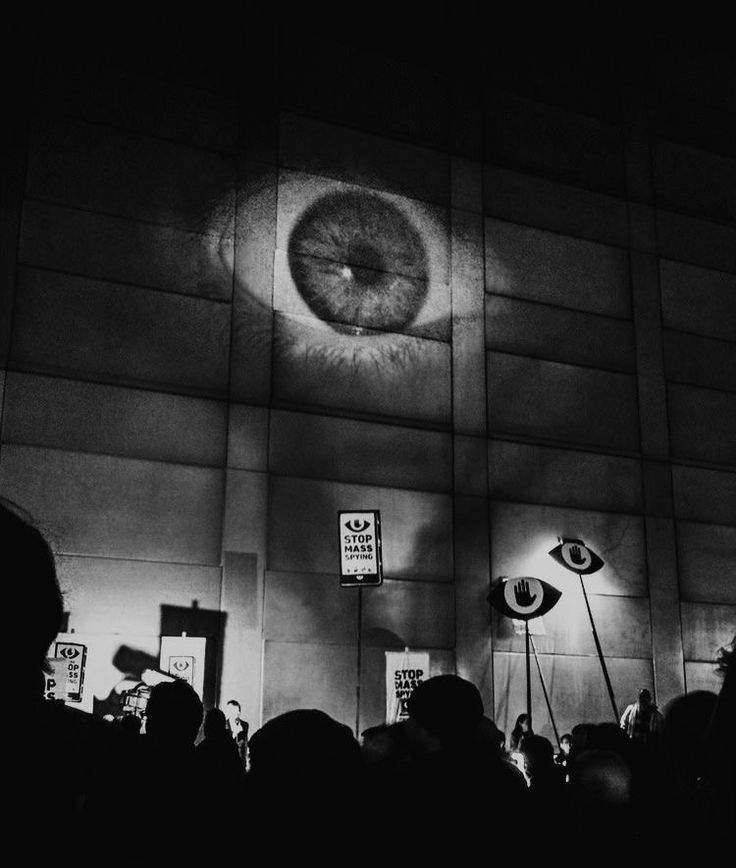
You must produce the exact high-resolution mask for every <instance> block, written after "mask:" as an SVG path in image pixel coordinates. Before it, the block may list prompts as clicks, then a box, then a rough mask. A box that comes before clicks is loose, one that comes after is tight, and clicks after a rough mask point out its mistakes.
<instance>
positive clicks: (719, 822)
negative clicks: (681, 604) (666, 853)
mask: <svg viewBox="0 0 736 868" xmlns="http://www.w3.org/2000/svg"><path fill="white" fill-rule="evenodd" d="M718 672H719V674H720V675H721V676H722V677H723V684H722V685H721V690H720V692H719V694H718V700H717V701H716V706H715V708H714V710H713V714H712V716H711V720H710V723H709V725H708V729H707V731H706V736H705V757H706V766H705V774H704V780H703V784H704V789H705V800H706V805H707V814H706V826H705V832H706V835H707V838H708V841H709V844H710V848H711V853H712V854H718V853H721V852H727V851H728V847H729V846H731V844H732V841H731V839H732V836H733V824H734V819H735V818H736V637H734V639H733V641H732V642H731V643H730V645H727V646H725V647H724V648H721V649H720V651H719V654H718Z"/></svg>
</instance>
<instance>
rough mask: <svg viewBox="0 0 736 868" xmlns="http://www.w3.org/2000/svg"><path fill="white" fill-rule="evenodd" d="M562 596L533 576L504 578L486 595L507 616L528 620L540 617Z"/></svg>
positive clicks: (497, 609)
mask: <svg viewBox="0 0 736 868" xmlns="http://www.w3.org/2000/svg"><path fill="white" fill-rule="evenodd" d="M561 596H562V594H561V592H560V591H558V590H557V588H555V587H553V586H552V585H550V584H548V583H547V582H544V581H542V579H536V578H534V577H533V576H517V577H516V578H513V579H504V580H502V581H500V582H498V584H497V585H496V586H495V587H494V588H493V590H492V591H491V593H490V594H489V595H488V598H487V599H488V602H489V603H490V604H491V605H492V606H493V608H494V609H496V611H498V612H500V613H501V614H502V615H506V616H507V617H508V618H516V619H518V620H521V621H528V620H530V619H531V618H541V617H542V615H546V614H547V612H549V611H550V609H552V607H553V606H554V605H555V604H556V603H557V601H558V600H559V599H560V597H561Z"/></svg>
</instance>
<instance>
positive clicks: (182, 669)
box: [160, 636, 207, 699]
mask: <svg viewBox="0 0 736 868" xmlns="http://www.w3.org/2000/svg"><path fill="white" fill-rule="evenodd" d="M206 650H207V640H206V639H205V638H204V637H202V636H162V637H161V657H160V666H161V671H162V672H168V673H169V675H173V676H174V677H175V678H180V679H181V680H182V681H186V682H187V684H191V685H192V687H193V688H194V689H195V690H196V691H197V695H198V696H199V698H200V699H201V698H202V695H203V692H204V663H205V653H206Z"/></svg>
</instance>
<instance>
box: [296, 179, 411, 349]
mask: <svg viewBox="0 0 736 868" xmlns="http://www.w3.org/2000/svg"><path fill="white" fill-rule="evenodd" d="M288 255H289V268H290V270H291V275H292V277H293V279H294V284H295V286H296V288H297V290H298V291H299V293H300V294H301V296H302V298H303V299H304V300H305V301H306V303H307V304H308V305H309V308H310V309H311V310H312V311H313V312H314V313H315V314H316V315H317V316H318V317H319V318H320V319H322V320H324V321H325V322H328V323H330V324H331V325H332V326H333V327H334V328H338V330H339V327H340V326H341V325H342V326H349V327H352V328H353V329H354V330H355V333H357V334H360V333H361V331H362V329H376V330H381V331H400V330H401V329H403V328H405V327H406V326H407V325H409V324H411V323H412V322H413V321H414V320H415V319H416V317H417V314H418V313H419V311H420V310H421V308H422V306H423V304H424V301H425V299H426V296H427V283H428V262H427V254H426V250H425V247H424V243H423V241H422V239H421V237H420V235H419V232H418V231H417V230H416V228H415V227H414V226H413V225H412V224H411V223H410V222H409V220H408V219H407V217H406V216H405V215H404V214H402V213H401V211H400V210H399V209H398V208H397V207H396V206H395V205H393V204H392V203H391V202H389V201H388V200H387V199H385V198H383V197H381V196H379V195H377V194H374V193H369V192H365V191H352V190H351V191H333V192H330V193H327V194H326V195H324V196H322V197H321V198H319V199H317V200H316V201H315V202H313V203H312V204H311V205H310V206H309V207H308V208H307V209H306V210H305V211H304V212H303V214H302V215H301V217H300V218H299V220H298V221H297V223H296V225H295V226H294V228H293V230H292V232H291V236H290V238H289V250H288Z"/></svg>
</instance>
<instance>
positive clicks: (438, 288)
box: [0, 22, 736, 736]
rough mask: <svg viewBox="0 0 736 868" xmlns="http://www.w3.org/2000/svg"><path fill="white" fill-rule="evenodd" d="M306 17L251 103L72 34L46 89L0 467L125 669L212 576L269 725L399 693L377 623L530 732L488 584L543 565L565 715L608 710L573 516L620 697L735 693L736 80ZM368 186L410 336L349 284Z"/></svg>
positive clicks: (10, 212) (35, 105) (119, 673)
mask: <svg viewBox="0 0 736 868" xmlns="http://www.w3.org/2000/svg"><path fill="white" fill-rule="evenodd" d="M456 23H457V22H456ZM468 26H469V25H468ZM288 46H289V48H290V51H289V52H285V51H273V52H271V51H269V50H264V51H263V52H262V56H259V58H258V65H256V62H255V60H251V61H248V63H250V66H247V63H246V67H247V68H246V70H245V72H244V73H243V75H246V74H247V73H250V74H252V75H255V72H256V68H257V75H258V81H263V82H266V81H273V80H279V81H280V89H279V91H278V93H275V92H273V91H271V90H269V89H268V87H267V85H266V84H264V86H263V88H262V89H261V90H260V91H259V99H258V100H253V99H250V98H249V90H248V87H244V86H242V82H241V85H240V86H241V89H242V93H241V95H240V96H237V95H236V94H234V93H233V91H232V90H230V89H228V88H219V89H218V88H216V87H209V89H207V88H205V87H195V86H191V85H184V84H182V83H181V81H172V80H169V81H164V80H162V77H161V76H159V77H158V78H154V77H148V78H146V77H145V76H142V75H141V74H140V72H137V71H136V70H135V69H131V68H130V67H129V68H128V69H127V70H126V71H121V70H120V69H117V70H115V69H107V68H105V66H104V64H102V65H100V64H97V65H95V66H94V67H86V66H85V65H84V64H83V63H82V64H69V65H68V66H61V67H60V66H59V65H58V64H51V63H48V64H45V63H44V62H43V61H41V62H40V64H39V67H38V76H37V78H36V79H35V83H34V85H33V86H32V88H30V89H29V92H28V94H27V95H26V97H27V99H26V102H25V103H24V105H25V107H26V108H27V109H28V117H27V122H28V123H27V131H28V138H27V142H23V141H21V142H20V144H19V145H18V146H17V147H16V149H15V151H14V157H13V159H14V162H12V161H11V164H10V169H11V171H10V172H9V178H10V181H9V184H8V190H9V195H8V197H7V199H6V202H7V206H6V212H7V214H6V218H5V222H4V224H3V231H4V235H3V244H4V246H5V249H7V250H9V251H11V253H12V257H11V260H10V265H9V266H8V267H5V268H4V272H3V285H2V292H3V329H2V339H3V342H4V343H3V347H2V350H3V359H4V361H5V364H4V376H3V386H4V393H3V404H2V451H1V453H0V491H1V492H2V494H3V496H6V497H8V498H10V499H12V500H14V501H17V502H18V503H20V504H21V505H23V506H24V507H26V508H27V509H29V510H30V511H31V512H32V513H33V514H34V515H35V516H36V517H37V519H38V521H39V522H40V524H41V525H42V527H43V528H45V529H46V531H47V533H48V534H49V536H50V538H51V540H52V543H53V546H54V549H55V551H56V552H57V554H58V561H59V568H60V576H61V581H62V585H63V587H64V590H65V593H66V607H67V609H68V610H69V612H70V622H69V626H70V628H72V629H74V630H76V631H77V632H78V633H80V634H84V635H85V636H88V637H91V638H90V640H89V641H90V642H91V643H92V644H93V645H94V647H95V649H96V651H95V664H94V666H93V674H92V675H91V677H92V678H93V682H94V685H95V692H96V695H97V696H98V698H99V699H100V700H102V699H104V698H105V697H107V696H108V694H109V692H110V691H112V690H114V689H115V687H116V685H119V683H120V682H121V680H122V679H123V678H124V676H125V675H126V674H130V673H131V672H133V671H134V670H135V665H134V664H128V668H126V666H125V663H123V662H121V659H123V657H121V649H124V650H127V651H129V652H140V654H141V655H143V657H141V659H150V658H151V657H155V655H156V653H157V638H158V636H159V635H160V631H161V629H162V610H161V607H162V606H178V607H182V608H183V609H191V608H192V606H193V601H196V603H195V604H194V606H195V609H194V615H192V623H193V624H194V625H195V627H194V629H195V630H196V622H197V618H196V609H197V608H199V609H201V610H205V611H221V612H223V613H224V614H225V616H226V620H225V625H224V635H221V636H219V637H216V638H218V640H219V641H220V642H221V646H222V665H221V671H220V673H219V685H218V686H219V692H220V695H221V697H222V699H223V700H225V699H229V698H238V699H239V700H240V701H241V703H242V704H243V706H244V715H245V716H246V717H247V718H248V719H249V720H251V721H252V722H254V724H255V725H257V724H258V723H259V722H260V721H261V720H266V719H268V718H270V717H272V716H274V715H275V714H278V713H280V712H282V711H285V710H287V709H290V708H294V707H320V708H323V709H324V710H326V711H327V712H328V713H330V714H332V715H333V716H335V717H336V718H337V719H339V720H342V721H344V722H345V723H348V724H350V725H351V726H355V725H356V724H357V726H358V727H359V728H360V729H362V728H365V727H366V726H369V725H372V724H375V723H378V722H380V721H381V720H382V719H383V715H384V709H385V693H384V686H383V685H384V681H383V667H384V662H383V653H384V652H385V651H387V650H394V649H403V648H404V647H406V646H409V647H411V648H413V649H426V650H429V652H430V655H431V661H432V662H431V668H432V672H433V674H434V673H439V672H447V671H457V672H459V673H460V674H462V675H465V676H466V677H470V678H472V680H474V681H475V683H477V684H478V686H479V687H480V688H481V690H482V692H483V694H484V697H485V700H486V703H487V707H488V711H489V713H492V714H494V716H495V717H496V719H497V721H498V723H499V725H500V726H501V728H502V729H505V730H506V731H510V729H511V727H512V726H513V721H514V719H515V717H516V715H517V714H518V713H520V711H522V710H523V706H524V689H525V686H524V657H523V639H522V638H521V637H519V636H516V635H515V634H514V632H513V629H512V628H511V624H510V622H509V621H508V620H507V619H503V618H500V617H498V616H496V615H493V616H491V614H490V612H489V609H488V605H487V603H486V601H485V597H486V594H487V593H488V586H489V579H490V578H495V577H497V576H500V575H519V574H528V575H536V576H539V577H540V578H544V579H545V580H547V581H549V582H551V583H552V584H554V585H556V586H557V587H559V588H560V589H561V590H562V591H563V596H562V600H561V602H560V603H559V605H558V606H557V608H556V609H554V610H553V611H552V612H551V613H550V614H549V615H548V616H545V618H544V628H545V635H543V636H538V637H537V638H536V646H537V650H538V652H539V658H540V665H541V668H542V672H543V673H544V675H545V679H546V681H547V685H548V687H549V689H550V691H551V699H552V704H553V707H554V709H555V714H556V716H557V722H558V726H559V728H560V731H565V730H569V728H570V727H571V726H572V725H573V724H574V723H576V722H579V721H581V720H583V719H585V720H600V719H609V718H610V717H611V711H610V707H609V704H608V699H607V695H606V692H605V687H604V684H603V679H602V676H601V673H600V667H599V664H598V660H597V659H596V657H595V649H594V646H593V642H592V638H591V634H590V629H589V625H588V623H587V620H586V616H585V610H584V608H583V603H582V595H581V593H580V589H579V584H578V580H577V578H576V577H575V576H574V575H573V574H571V573H566V572H565V571H564V570H563V569H561V568H560V567H558V566H557V565H556V564H555V563H554V562H553V561H552V560H551V559H550V558H549V557H548V555H547V553H548V551H549V550H550V549H551V548H553V546H554V545H556V542H557V537H558V536H572V537H576V538H579V539H583V540H584V541H585V542H586V543H587V544H588V545H590V546H591V548H593V549H594V550H596V551H597V552H598V553H599V554H600V555H601V557H602V558H603V559H604V561H605V567H604V569H603V570H601V571H600V572H599V573H597V574H596V575H594V576H592V577H591V578H590V579H589V580H586V581H587V588H588V592H589V594H590V598H591V606H592V610H593V613H594V615H595V617H596V622H597V625H598V627H599V631H600V635H601V643H602V646H603V650H604V653H605V654H606V658H607V661H608V667H609V671H610V674H611V679H612V682H613V686H614V689H615V693H616V697H617V701H618V704H619V705H620V706H621V707H623V705H624V704H625V703H626V702H628V701H630V700H631V697H632V696H633V695H634V693H635V692H636V689H637V688H638V687H639V686H650V687H653V688H654V689H655V690H656V693H657V697H658V700H659V701H660V702H664V701H666V700H667V699H669V698H671V697H672V696H673V695H675V694H677V693H678V692H682V691H683V690H685V689H694V688H700V687H704V686H705V687H707V688H710V689H713V688H714V687H715V688H716V689H717V681H716V679H715V676H714V675H713V666H712V658H713V655H714V653H715V651H716V649H717V648H718V647H719V645H722V644H724V643H725V642H727V641H729V640H730V639H731V638H732V636H733V634H734V632H736V559H735V558H734V552H735V551H736V374H735V373H734V372H736V258H734V251H736V214H734V212H733V202H734V197H733V195H732V194H733V190H734V187H735V186H736V181H735V178H736V154H734V152H733V141H734V137H730V138H729V136H728V135H727V134H726V131H727V126H728V124H729V123H732V120H731V119H730V116H729V115H728V114H727V113H726V109H728V106H724V105H720V104H718V98H719V97H718V92H717V91H713V90H712V89H708V87H707V86H705V85H704V86H703V87H702V88H701V89H700V90H699V91H697V92H696V93H695V94H693V93H692V88H693V87H694V85H693V81H694V79H693V76H692V75H691V76H690V77H688V78H687V79H686V80H685V83H686V84H687V87H685V83H683V81H682V80H681V79H678V77H677V76H676V75H674V73H673V72H672V70H669V71H668V69H669V68H668V64H669V63H670V59H671V52H669V51H668V49H667V45H666V44H664V43H663V44H662V45H660V46H659V47H658V48H657V47H656V46H655V48H654V49H653V54H652V57H651V60H652V67H651V70H650V73H649V77H648V78H647V77H646V76H645V75H644V73H642V72H640V71H639V70H638V68H636V67H635V65H634V64H632V65H631V67H629V66H628V65H627V62H626V60H625V58H624V57H623V55H622V57H621V58H619V59H620V61H621V73H620V75H619V76H618V77H615V84H616V93H615V95H614V96H612V95H611V93H610V92H609V91H610V85H611V77H610V75H609V76H608V77H605V78H604V77H601V78H600V80H598V79H597V78H596V76H595V74H591V75H590V76H589V77H588V80H587V82H586V85H585V87H583V88H582V89H581V90H578V91H576V90H575V89H573V88H572V87H569V85H570V81H567V83H565V81H561V82H560V83H559V85H558V86H557V87H556V88H555V87H553V85H552V84H550V79H549V77H548V76H545V74H544V71H543V70H541V69H540V70H536V71H535V70H534V69H533V68H531V67H530V68H529V69H528V78H521V77H519V78H517V79H506V78H505V77H504V74H503V73H502V71H501V69H500V66H499V67H496V66H494V64H493V63H490V64H488V65H487V66H486V67H485V68H484V67H483V64H481V63H479V64H477V65H475V66H471V67H470V68H469V69H463V70H460V71H459V72H458V71H455V72H454V73H453V74H449V72H444V73H442V72H440V71H438V69H437V68H434V67H431V66H429V65H422V64H421V63H415V64H408V63H405V62H402V61H399V60H396V59H390V60H389V59H386V58H382V57H379V56H378V54H376V53H371V52H370V51H367V50H365V49H356V48H352V49H349V48H348V47H346V46H340V45H337V46H336V45H335V44H334V43H333V44H329V45H327V44H322V43H320V41H319V40H318V39H315V40H310V41H299V40H298V39H296V40H295V41H294V42H288ZM268 47H269V46H268V43H267V45H266V48H267V49H268ZM328 56H329V63H327V60H326V59H325V58H326V57H328ZM286 58H288V59H286ZM535 75H536V76H537V77H536V78H535ZM559 75H563V74H562V73H561V72H560V73H559ZM563 78H564V76H563ZM696 79H697V76H696V77H695V80H696ZM678 82H679V83H678ZM706 84H707V83H706ZM723 98H725V97H723ZM708 99H710V101H711V102H710V104H707V103H708ZM714 100H715V102H716V104H715V105H714V104H713V101H714ZM672 105H675V106H677V109H678V112H679V113H680V114H681V116H682V123H681V124H677V123H675V122H673V121H672V113H671V112H670V111H669V110H667V109H668V107H671V106H672ZM703 117H705V118H706V119H707V123H704V122H703ZM698 118H700V122H698ZM20 138H21V139H22V136H21V137H20ZM26 144H27V147H26ZM729 190H730V191H731V195H728V193H727V191H729ZM325 201H329V202H331V203H332V205H331V210H330V211H329V213H328V215H327V216H326V217H325V216H322V217H320V218H319V220H317V219H316V218H314V216H310V215H314V213H315V212H314V211H310V209H312V208H313V207H314V206H315V204H317V203H322V204H324V203H325ZM356 202H357V203H359V206H358V207H360V208H363V209H364V214H367V215H368V216H364V223H363V227H364V236H363V237H362V239H361V241H362V249H363V255H365V256H367V257H368V258H367V260H365V261H364V262H363V263H362V264H363V265H368V266H370V268H371V269H373V271H372V272H371V275H372V276H371V277H370V280H371V281H372V285H375V284H376V283H377V284H378V285H379V286H389V285H390V286H392V287H393V289H392V290H391V293H389V294H388V295H387V296H386V298H388V299H390V302H386V304H388V303H390V304H391V305H394V307H395V311H394V314H395V317H394V324H393V325H392V326H391V327H390V329H389V330H388V331H386V329H385V328H383V329H382V328H380V327H376V328H371V327H370V326H371V323H370V321H368V324H367V326H366V325H365V323H364V326H365V327H364V328H363V332H362V333H361V334H355V333H353V330H351V329H350V328H345V327H344V326H345V325H347V326H350V316H351V315H350V313H349V312H348V311H345V310H343V309H341V308H339V307H335V306H333V307H329V298H327V295H326V294H325V293H323V292H322V289H320V287H321V286H327V287H329V286H334V285H336V282H337V281H339V280H341V279H347V278H346V277H345V271H344V268H345V261H346V258H349V257H350V256H352V257H355V256H358V258H359V257H360V255H361V254H360V252H358V253H356V243H355V241H356V239H355V234H354V232H353V230H351V228H350V227H351V225H352V224H351V222H350V221H351V220H353V219H355V218H354V215H353V212H352V211H351V208H352V209H354V208H355V207H356V206H355V205H354V203H356ZM376 209H383V210H376ZM371 215H372V216H371ZM379 217H380V219H379ZM310 221H311V222H310ZM300 226H301V227H302V229H303V228H304V227H305V226H306V235H307V238H308V240H307V242H305V244H306V247H305V246H304V245H302V246H301V247H299V249H296V250H295V241H294V239H295V237H296V236H297V235H298V232H299V227H300ZM351 232H353V234H351ZM409 236H411V237H412V238H413V239H414V247H413V248H412V249H411V250H409V249H408V247H407V242H406V238H407V237H409ZM397 239H398V240H397ZM401 239H404V240H403V241H402V240H401ZM310 244H311V247H310V246H309V245H310ZM351 245H352V247H351ZM348 249H350V252H348ZM366 250H367V251H368V252H367V253H366ZM299 257H301V258H300V260H299V261H300V262H301V263H302V265H303V269H305V270H306V274H307V275H311V276H312V278H313V283H316V284H317V285H318V290H319V292H318V294H320V293H321V294H322V295H323V296H324V298H325V304H327V305H328V313H327V314H326V315H324V314H323V315H322V316H320V315H318V314H317V313H316V312H315V310H314V308H313V307H311V306H310V304H309V302H308V301H307V300H306V299H305V294H304V292H305V288H304V285H303V283H304V277H303V273H304V272H299V271H298V269H296V268H295V265H294V263H295V261H296V259H295V258H297V259H298V258H299ZM358 264H360V263H358ZM376 269H377V270H376ZM299 274H302V277H300V278H298V275H299ZM295 275H297V276H295ZM315 275H316V276H315ZM417 275H419V276H424V277H425V278H426V286H425V289H426V296H425V299H424V302H423V304H422V305H421V306H420V307H419V309H417V310H414V309H413V308H412V307H411V303H410V300H409V299H410V292H409V289H408V286H409V284H410V282H411V280H412V279H415V278H416V277H417ZM300 281H301V283H302V285H300ZM330 318H331V319H332V320H333V324H330V322H329V319H330ZM335 321H337V326H338V327H337V328H335V327H334V322H335ZM339 509H379V510H381V517H382V525H383V531H384V570H385V582H384V584H383V586H382V587H380V588H377V589H366V590H364V591H363V592H362V603H361V605H360V606H359V605H358V599H357V591H355V590H353V589H341V588H340V587H339V584H338V579H337V571H338V556H337V549H336V534H337V527H336V512H337V510H339ZM359 641H360V655H359V654H358V650H359V649H358V642H359ZM95 643H96V644H95ZM359 659H360V664H359V662H358V661H359ZM116 660H117V662H118V664H119V665H115V661H116ZM358 687H359V688H360V691H359V695H360V700H359V707H357V705H356V703H357V696H358ZM533 689H534V709H535V720H536V728H537V730H538V731H540V732H541V733H542V734H544V735H547V736H551V735H552V732H551V727H550V722H549V719H548V715H547V711H546V707H545V706H544V704H543V700H542V694H541V690H540V686H539V682H538V680H537V675H536V673H534V684H533Z"/></svg>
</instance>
